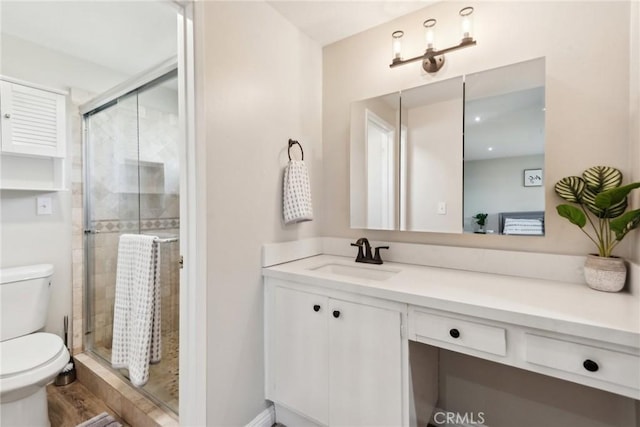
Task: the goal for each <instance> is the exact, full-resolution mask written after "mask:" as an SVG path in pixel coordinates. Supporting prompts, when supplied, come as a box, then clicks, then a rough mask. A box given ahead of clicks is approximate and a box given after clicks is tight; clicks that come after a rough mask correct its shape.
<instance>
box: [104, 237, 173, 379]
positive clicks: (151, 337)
mask: <svg viewBox="0 0 640 427" xmlns="http://www.w3.org/2000/svg"><path fill="white" fill-rule="evenodd" d="M156 240H157V237H156V236H147V235H141V234H123V235H121V236H120V243H119V245H118V268H117V276H116V300H115V304H114V309H113V311H114V313H113V343H112V348H111V365H112V366H113V367H114V368H116V369H121V368H126V369H128V370H129V379H130V380H131V383H132V384H133V385H134V386H136V387H141V386H143V385H144V384H145V383H146V382H147V380H148V379H149V363H155V362H159V361H160V356H161V354H160V353H161V352H160V344H161V343H160V274H159V268H158V259H159V253H158V251H159V248H158V246H159V245H158V244H157V243H156Z"/></svg>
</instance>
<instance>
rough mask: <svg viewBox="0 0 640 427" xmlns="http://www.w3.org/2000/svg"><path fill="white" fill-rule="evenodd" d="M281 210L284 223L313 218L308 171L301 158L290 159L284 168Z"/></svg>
mask: <svg viewBox="0 0 640 427" xmlns="http://www.w3.org/2000/svg"><path fill="white" fill-rule="evenodd" d="M282 212H283V216H284V223H285V224H291V223H295V222H302V221H311V220H313V207H312V205H311V186H310V184H309V172H308V171H307V165H305V164H304V161H302V160H290V161H289V164H288V165H287V167H286V168H285V170H284V188H283V191H282Z"/></svg>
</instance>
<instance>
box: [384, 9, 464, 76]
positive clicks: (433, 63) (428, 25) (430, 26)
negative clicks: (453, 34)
mask: <svg viewBox="0 0 640 427" xmlns="http://www.w3.org/2000/svg"><path fill="white" fill-rule="evenodd" d="M472 15H473V7H471V6H468V7H465V8H462V9H460V18H461V19H462V22H461V24H462V40H460V43H459V44H457V45H456V46H451V47H448V48H445V49H436V48H435V28H434V27H435V25H436V23H437V21H436V20H435V19H433V18H431V19H427V20H426V21H424V23H423V25H424V28H425V41H426V44H427V50H426V51H425V52H424V54H422V55H419V56H416V57H413V58H410V59H402V36H404V32H403V31H394V32H393V33H392V34H391V37H392V49H393V56H392V58H393V59H392V60H391V64H390V65H389V67H391V68H393V67H397V66H398V65H404V64H409V63H410V62H415V61H419V60H422V68H424V70H425V71H426V72H427V73H435V72H437V71H438V70H439V69H440V68H442V65H444V54H445V53H448V52H453V51H454V50H458V49H462V48H464V47H469V46H473V45H475V44H476V41H475V40H474V39H473V34H472V30H473V16H472Z"/></svg>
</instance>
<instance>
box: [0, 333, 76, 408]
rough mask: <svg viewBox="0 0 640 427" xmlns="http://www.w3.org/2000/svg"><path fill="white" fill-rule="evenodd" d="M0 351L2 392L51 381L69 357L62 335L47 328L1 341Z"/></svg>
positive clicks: (0, 387) (0, 391)
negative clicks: (43, 330) (46, 329)
mask: <svg viewBox="0 0 640 427" xmlns="http://www.w3.org/2000/svg"><path fill="white" fill-rule="evenodd" d="M0 354H2V358H0V393H2V394H3V395H4V394H6V393H9V392H11V391H13V390H16V389H19V388H21V387H26V386H30V385H36V384H40V383H41V382H43V381H44V380H47V381H49V380H50V379H51V377H52V376H55V375H56V374H58V373H59V372H60V371H61V370H62V368H64V367H65V365H66V364H67V363H68V361H69V352H68V351H67V348H66V347H65V346H64V343H63V342H62V339H61V338H60V337H59V336H57V335H54V334H50V333H46V332H37V333H35V334H29V335H25V336H22V337H18V338H13V339H10V340H7V341H2V342H0ZM42 385H44V384H42Z"/></svg>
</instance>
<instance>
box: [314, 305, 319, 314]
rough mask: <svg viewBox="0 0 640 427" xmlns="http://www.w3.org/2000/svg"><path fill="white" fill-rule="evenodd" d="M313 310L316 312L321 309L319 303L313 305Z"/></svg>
mask: <svg viewBox="0 0 640 427" xmlns="http://www.w3.org/2000/svg"><path fill="white" fill-rule="evenodd" d="M313 311H315V312H316V313H317V312H319V311H320V306H319V305H318V304H316V305H314V306H313Z"/></svg>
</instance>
